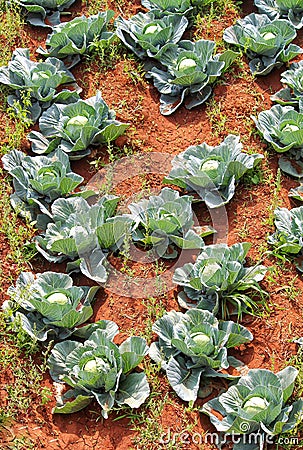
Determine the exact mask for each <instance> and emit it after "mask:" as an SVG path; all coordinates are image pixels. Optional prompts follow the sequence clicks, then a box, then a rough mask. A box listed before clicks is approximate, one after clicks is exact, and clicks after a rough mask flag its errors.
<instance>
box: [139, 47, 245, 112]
mask: <svg viewBox="0 0 303 450" xmlns="http://www.w3.org/2000/svg"><path fill="white" fill-rule="evenodd" d="M215 47H216V43H215V42H214V41H209V40H204V39H201V40H199V41H196V42H192V41H187V40H186V41H180V42H179V43H178V44H169V45H166V46H165V48H163V49H162V51H161V52H160V53H159V54H158V56H157V58H158V59H159V61H160V62H161V64H162V66H163V68H158V67H153V68H152V69H151V70H150V71H148V73H147V77H150V78H152V80H153V83H154V85H155V87H156V88H157V89H158V91H159V92H160V94H161V96H160V112H161V114H163V115H170V114H172V113H173V112H174V111H176V109H177V108H179V106H181V104H182V103H183V102H184V100H185V98H186V97H187V101H186V103H185V107H186V108H187V109H192V108H194V107H195V106H198V105H201V104H202V103H204V102H205V101H206V100H207V99H208V97H209V96H210V95H211V93H212V88H211V84H212V83H214V81H215V80H216V78H217V77H219V76H220V75H222V74H223V73H224V72H225V71H226V70H227V69H228V67H229V66H230V64H232V62H233V61H234V60H235V58H236V57H237V56H238V55H237V53H234V52H232V51H231V50H228V51H226V52H224V53H222V54H217V55H214V54H213V53H214V51H215Z"/></svg>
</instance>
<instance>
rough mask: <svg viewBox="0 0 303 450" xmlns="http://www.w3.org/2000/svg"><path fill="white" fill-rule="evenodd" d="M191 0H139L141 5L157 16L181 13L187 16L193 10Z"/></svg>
mask: <svg viewBox="0 0 303 450" xmlns="http://www.w3.org/2000/svg"><path fill="white" fill-rule="evenodd" d="M192 4H193V2H192V1H191V0H141V5H142V6H144V7H145V8H147V9H148V10H149V11H153V12H154V13H155V14H157V16H158V17H161V16H166V15H169V14H182V15H184V16H186V17H188V16H189V15H190V14H191V13H192V11H193V6H192Z"/></svg>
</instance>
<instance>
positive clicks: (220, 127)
mask: <svg viewBox="0 0 303 450" xmlns="http://www.w3.org/2000/svg"><path fill="white" fill-rule="evenodd" d="M206 116H207V118H208V120H209V122H210V124H211V127H212V131H213V133H214V134H215V136H219V135H220V134H221V133H222V132H225V133H226V132H227V131H228V130H227V129H226V122H227V119H228V117H227V116H226V114H224V113H223V111H222V103H221V102H220V101H217V100H215V99H214V98H211V99H210V100H209V101H208V103H207V109H206Z"/></svg>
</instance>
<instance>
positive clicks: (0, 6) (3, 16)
mask: <svg viewBox="0 0 303 450" xmlns="http://www.w3.org/2000/svg"><path fill="white" fill-rule="evenodd" d="M0 35H1V44H2V45H1V56H0V66H4V65H6V64H7V63H8V61H9V60H10V59H11V53H12V49H13V50H15V48H16V47H26V43H25V41H24V19H23V17H22V16H21V11H20V7H19V6H18V5H16V3H14V2H6V1H4V0H1V3H0Z"/></svg>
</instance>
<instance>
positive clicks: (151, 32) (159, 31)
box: [116, 11, 188, 59]
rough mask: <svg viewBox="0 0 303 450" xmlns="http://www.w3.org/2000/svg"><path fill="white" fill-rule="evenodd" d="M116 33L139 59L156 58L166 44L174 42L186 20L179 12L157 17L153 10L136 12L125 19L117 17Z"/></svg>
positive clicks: (180, 36)
mask: <svg viewBox="0 0 303 450" xmlns="http://www.w3.org/2000/svg"><path fill="white" fill-rule="evenodd" d="M116 26H117V29H116V33H117V36H118V37H119V38H120V39H121V41H122V42H123V43H124V44H125V45H126V47H128V48H129V49H130V50H131V51H133V52H134V53H135V54H136V55H137V56H138V57H139V58H140V59H144V58H147V57H149V58H156V59H158V55H159V52H160V51H161V50H164V49H165V48H166V46H167V44H170V43H172V44H176V43H177V42H179V41H180V39H181V38H182V35H183V33H184V31H185V30H186V28H187V26H188V20H187V19H186V17H185V16H183V15H180V14H169V15H164V16H163V17H158V14H157V13H156V12H154V11H151V12H149V13H146V14H143V13H138V14H136V15H135V16H133V17H131V18H130V19H129V20H125V19H123V18H122V17H118V19H117V20H116Z"/></svg>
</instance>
